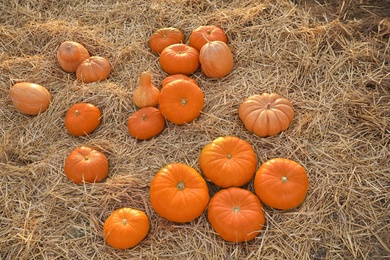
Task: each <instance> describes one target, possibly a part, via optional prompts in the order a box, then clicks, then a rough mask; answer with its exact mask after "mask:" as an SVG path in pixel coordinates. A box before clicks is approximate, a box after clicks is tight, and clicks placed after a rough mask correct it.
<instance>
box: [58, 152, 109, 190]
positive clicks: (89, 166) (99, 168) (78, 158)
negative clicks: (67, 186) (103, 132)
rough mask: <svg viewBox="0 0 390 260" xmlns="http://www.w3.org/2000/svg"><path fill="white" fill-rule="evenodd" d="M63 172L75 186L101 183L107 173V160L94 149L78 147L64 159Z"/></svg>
mask: <svg viewBox="0 0 390 260" xmlns="http://www.w3.org/2000/svg"><path fill="white" fill-rule="evenodd" d="M64 171H65V175H66V177H67V178H68V179H69V180H70V181H72V182H74V183H76V184H80V183H82V182H88V183H92V182H101V181H102V180H103V179H104V178H106V176H107V173H108V159H107V157H106V156H105V155H104V154H103V153H101V152H99V151H96V150H95V149H92V148H90V147H87V146H80V147H77V148H76V149H74V150H73V151H72V152H71V153H70V154H69V155H68V157H67V158H66V160H65V166H64Z"/></svg>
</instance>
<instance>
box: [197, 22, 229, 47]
mask: <svg viewBox="0 0 390 260" xmlns="http://www.w3.org/2000/svg"><path fill="white" fill-rule="evenodd" d="M207 40H208V41H210V42H212V41H222V42H224V43H227V42H228V39H227V36H226V34H225V32H224V31H223V30H222V29H221V28H219V27H217V26H215V25H203V26H199V27H198V28H196V29H194V30H193V31H192V32H191V35H190V39H189V43H190V46H192V47H194V48H195V49H197V50H198V51H200V50H201V49H202V47H203V45H205V44H206V43H207Z"/></svg>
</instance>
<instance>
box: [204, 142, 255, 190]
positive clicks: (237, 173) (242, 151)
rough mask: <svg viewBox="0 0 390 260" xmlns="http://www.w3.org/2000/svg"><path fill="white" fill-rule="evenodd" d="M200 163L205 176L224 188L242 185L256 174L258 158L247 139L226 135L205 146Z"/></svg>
mask: <svg viewBox="0 0 390 260" xmlns="http://www.w3.org/2000/svg"><path fill="white" fill-rule="evenodd" d="M199 164H200V168H201V170H202V172H203V174H204V176H205V177H206V178H207V179H209V180H210V181H211V182H212V183H214V184H215V185H217V186H220V187H222V188H228V187H232V186H236V187H240V186H243V185H244V184H246V183H248V182H249V181H250V180H251V179H252V177H253V176H254V175H255V172H256V165H257V159H256V154H255V152H254V150H253V148H252V146H251V145H250V144H249V143H248V142H247V141H245V140H243V139H241V138H238V137H235V136H225V137H218V138H216V139H214V140H213V141H212V142H211V143H209V144H207V145H206V146H205V147H203V149H202V151H201V153H200V157H199Z"/></svg>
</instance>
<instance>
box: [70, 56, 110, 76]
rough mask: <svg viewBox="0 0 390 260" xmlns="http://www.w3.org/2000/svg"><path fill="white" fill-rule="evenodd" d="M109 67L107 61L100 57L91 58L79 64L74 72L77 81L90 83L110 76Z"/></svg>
mask: <svg viewBox="0 0 390 260" xmlns="http://www.w3.org/2000/svg"><path fill="white" fill-rule="evenodd" d="M110 73H111V65H110V63H109V61H108V60H107V59H106V58H104V57H100V56H92V57H89V58H88V59H86V60H84V61H83V62H81V63H80V64H79V66H78V67H77V70H76V77H77V79H78V80H80V81H82V82H85V83H90V82H95V81H101V80H105V79H106V78H108V76H110Z"/></svg>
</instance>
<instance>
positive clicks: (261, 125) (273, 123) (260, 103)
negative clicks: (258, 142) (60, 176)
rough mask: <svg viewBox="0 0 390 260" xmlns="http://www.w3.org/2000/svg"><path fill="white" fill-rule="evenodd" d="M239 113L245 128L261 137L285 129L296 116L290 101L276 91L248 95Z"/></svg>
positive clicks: (272, 134) (275, 133)
mask: <svg viewBox="0 0 390 260" xmlns="http://www.w3.org/2000/svg"><path fill="white" fill-rule="evenodd" d="M238 113H239V117H240V119H241V120H242V122H243V123H244V126H245V128H246V129H247V130H248V131H250V132H252V133H254V134H256V135H258V136H260V137H265V136H274V135H277V134H279V133H280V132H282V131H285V130H286V129H287V128H288V126H289V125H290V123H291V121H292V120H293V118H294V110H293V107H292V105H291V103H290V101H289V100H288V99H285V98H283V97H281V96H280V95H278V94H276V93H272V94H268V93H264V94H262V95H253V96H250V97H248V98H247V99H245V100H244V102H242V103H241V105H240V107H239V109H238Z"/></svg>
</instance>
